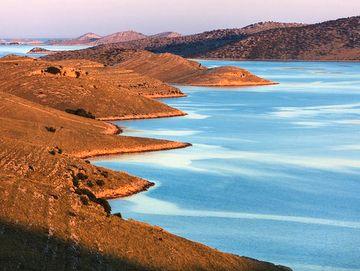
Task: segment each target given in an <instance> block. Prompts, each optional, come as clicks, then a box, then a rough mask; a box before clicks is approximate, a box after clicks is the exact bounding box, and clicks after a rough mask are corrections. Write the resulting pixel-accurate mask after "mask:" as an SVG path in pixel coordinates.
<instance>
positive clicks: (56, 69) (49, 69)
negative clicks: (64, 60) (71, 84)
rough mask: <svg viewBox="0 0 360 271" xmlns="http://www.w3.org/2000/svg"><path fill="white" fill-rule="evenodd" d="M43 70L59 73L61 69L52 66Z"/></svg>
mask: <svg viewBox="0 0 360 271" xmlns="http://www.w3.org/2000/svg"><path fill="white" fill-rule="evenodd" d="M44 71H45V72H47V73H51V74H60V73H61V70H60V69H59V68H57V67H54V66H50V67H47V68H46V69H45V70H44Z"/></svg>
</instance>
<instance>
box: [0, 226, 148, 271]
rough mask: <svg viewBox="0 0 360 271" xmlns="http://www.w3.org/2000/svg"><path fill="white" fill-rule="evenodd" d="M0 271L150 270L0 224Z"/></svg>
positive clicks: (59, 240)
mask: <svg viewBox="0 0 360 271" xmlns="http://www.w3.org/2000/svg"><path fill="white" fill-rule="evenodd" d="M0 270H1V271H5V270H6V271H12V270H64V271H65V270H66V271H67V270H86V271H87V270H104V271H105V270H106V271H111V270H149V269H148V268H145V267H144V266H140V265H139V264H136V263H132V262H129V261H127V260H126V259H118V258H114V257H112V256H109V255H103V254H100V253H98V252H95V251H90V250H89V249H87V248H85V247H82V246H79V245H77V244H75V243H74V242H70V241H64V240H61V239H59V238H56V237H54V236H52V237H49V236H48V235H47V233H45V232H41V231H29V230H27V229H25V228H24V227H22V226H19V225H14V224H10V223H7V222H4V221H0Z"/></svg>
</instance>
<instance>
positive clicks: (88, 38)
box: [47, 32, 101, 46]
mask: <svg viewBox="0 0 360 271" xmlns="http://www.w3.org/2000/svg"><path fill="white" fill-rule="evenodd" d="M99 39H101V36H99V35H97V34H95V33H91V32H90V33H86V34H84V35H81V36H80V37H77V38H75V39H65V40H49V41H47V44H50V45H61V46H69V45H88V44H90V43H92V42H95V41H97V40H99Z"/></svg>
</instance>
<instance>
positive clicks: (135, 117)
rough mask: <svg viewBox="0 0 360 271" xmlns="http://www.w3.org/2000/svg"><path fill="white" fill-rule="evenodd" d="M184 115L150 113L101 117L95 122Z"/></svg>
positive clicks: (184, 114)
mask: <svg viewBox="0 0 360 271" xmlns="http://www.w3.org/2000/svg"><path fill="white" fill-rule="evenodd" d="M165 98H167V97H165ZM186 115H187V113H184V112H182V111H180V110H178V111H177V112H171V113H151V114H142V115H125V116H113V117H103V118H97V120H101V121H115V120H140V119H159V118H170V117H183V116H186Z"/></svg>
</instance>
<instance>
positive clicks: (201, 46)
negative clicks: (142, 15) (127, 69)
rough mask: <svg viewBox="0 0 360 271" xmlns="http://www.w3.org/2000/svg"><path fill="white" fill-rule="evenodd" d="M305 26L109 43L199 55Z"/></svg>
mask: <svg viewBox="0 0 360 271" xmlns="http://www.w3.org/2000/svg"><path fill="white" fill-rule="evenodd" d="M299 26H304V25H303V24H299V23H279V22H260V23H256V24H252V25H249V26H246V27H243V28H232V29H218V30H212V31H206V32H203V33H199V34H193V35H187V36H181V37H151V36H150V37H147V38H144V39H140V40H133V41H129V42H122V43H117V44H109V45H108V46H109V47H111V48H112V49H115V48H117V49H118V48H127V49H137V50H139V49H142V50H148V51H151V52H154V53H172V54H177V55H181V56H183V57H199V56H201V55H204V54H205V53H206V52H208V51H212V50H215V49H217V48H220V47H222V46H224V45H227V44H229V43H232V42H235V41H239V40H242V39H244V38H246V37H247V36H248V35H251V34H254V33H258V32H262V31H265V30H269V29H275V28H284V27H287V28H290V27H299Z"/></svg>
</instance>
